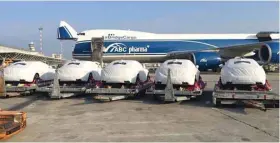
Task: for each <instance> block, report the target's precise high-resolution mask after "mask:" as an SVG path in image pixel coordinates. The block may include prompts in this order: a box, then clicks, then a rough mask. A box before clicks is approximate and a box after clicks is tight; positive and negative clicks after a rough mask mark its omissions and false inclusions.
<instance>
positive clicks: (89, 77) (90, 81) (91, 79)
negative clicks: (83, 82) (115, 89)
mask: <svg viewBox="0 0 280 143" xmlns="http://www.w3.org/2000/svg"><path fill="white" fill-rule="evenodd" d="M93 80H94V79H93V76H92V73H90V74H89V75H88V81H87V82H88V83H92V82H93Z"/></svg>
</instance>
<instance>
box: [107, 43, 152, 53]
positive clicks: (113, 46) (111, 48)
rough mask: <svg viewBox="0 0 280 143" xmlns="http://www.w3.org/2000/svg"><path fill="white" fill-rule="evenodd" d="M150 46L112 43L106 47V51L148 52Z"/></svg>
mask: <svg viewBox="0 0 280 143" xmlns="http://www.w3.org/2000/svg"><path fill="white" fill-rule="evenodd" d="M149 47H150V46H149V45H147V46H146V47H134V46H131V47H127V46H126V45H125V44H123V43H113V44H110V45H109V46H108V47H107V48H104V52H105V53H106V52H110V53H112V52H113V53H127V52H128V53H146V52H148V48H149Z"/></svg>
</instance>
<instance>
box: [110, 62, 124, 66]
mask: <svg viewBox="0 0 280 143" xmlns="http://www.w3.org/2000/svg"><path fill="white" fill-rule="evenodd" d="M113 65H126V63H125V62H115V63H114V64H113Z"/></svg>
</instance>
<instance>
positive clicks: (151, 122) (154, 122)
mask: <svg viewBox="0 0 280 143" xmlns="http://www.w3.org/2000/svg"><path fill="white" fill-rule="evenodd" d="M184 122H198V121H197V120H190V121H178V120H169V121H139V122H110V121H106V122H90V123H88V124H87V125H108V124H113V125H121V124H132V125H134V124H166V123H184ZM75 125H79V126H80V125H81V124H80V123H75V124H60V125H59V126H63V127H65V126H75ZM50 126H52V125H50Z"/></svg>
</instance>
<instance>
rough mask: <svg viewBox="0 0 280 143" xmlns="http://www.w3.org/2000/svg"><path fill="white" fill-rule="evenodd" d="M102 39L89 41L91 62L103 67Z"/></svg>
mask: <svg viewBox="0 0 280 143" xmlns="http://www.w3.org/2000/svg"><path fill="white" fill-rule="evenodd" d="M103 48H104V38H92V39H91V52H92V53H91V61H97V62H99V63H100V64H101V66H103Z"/></svg>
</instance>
